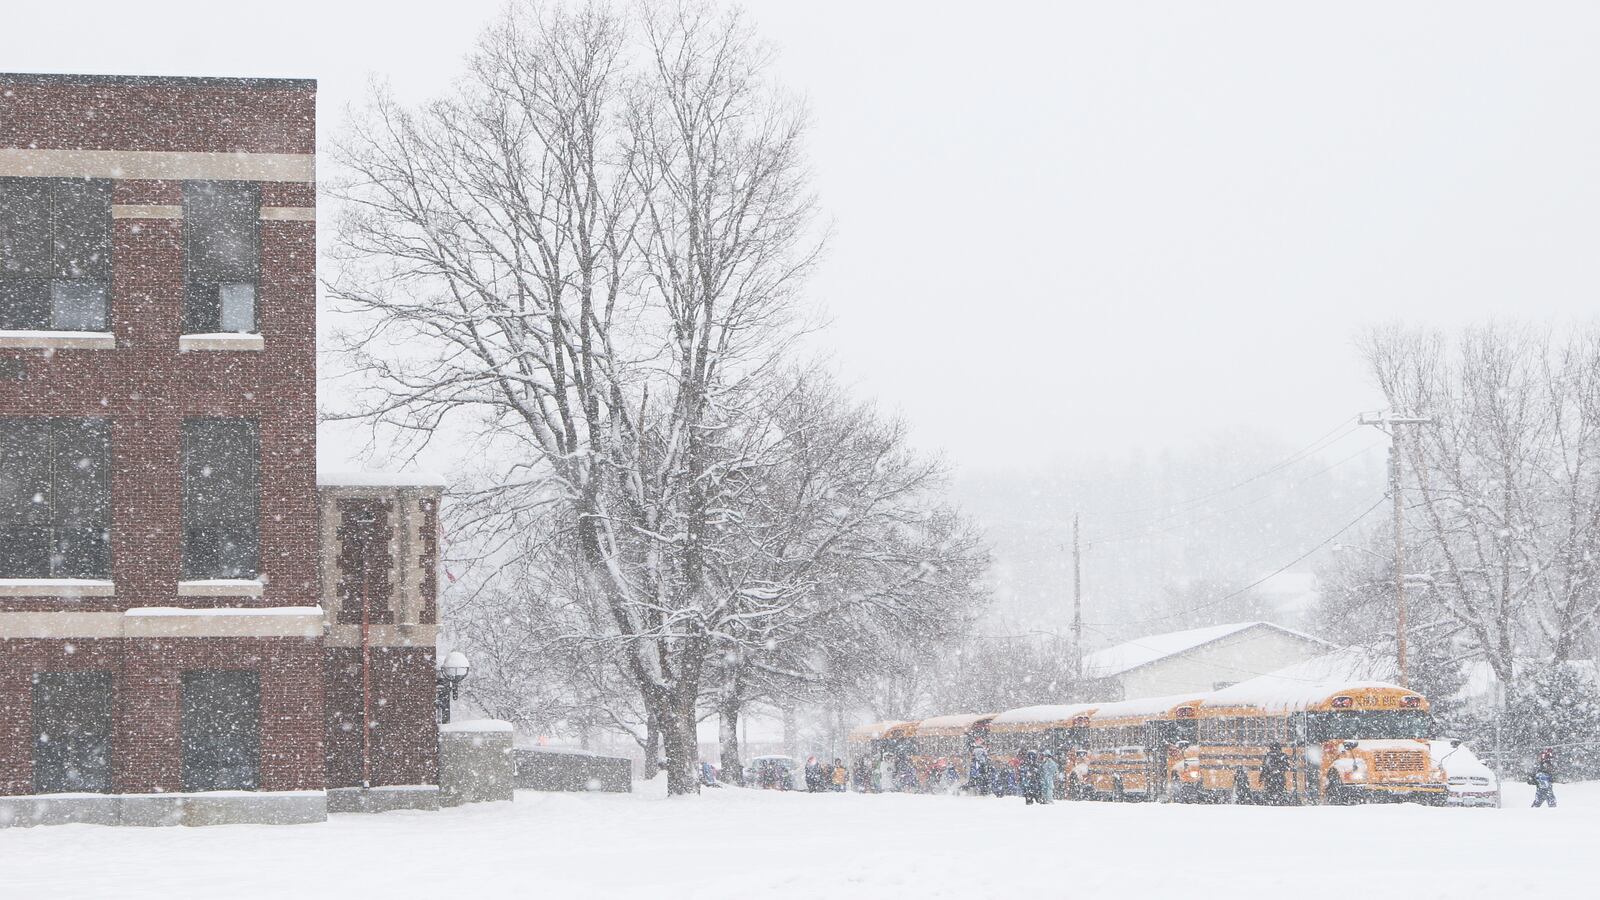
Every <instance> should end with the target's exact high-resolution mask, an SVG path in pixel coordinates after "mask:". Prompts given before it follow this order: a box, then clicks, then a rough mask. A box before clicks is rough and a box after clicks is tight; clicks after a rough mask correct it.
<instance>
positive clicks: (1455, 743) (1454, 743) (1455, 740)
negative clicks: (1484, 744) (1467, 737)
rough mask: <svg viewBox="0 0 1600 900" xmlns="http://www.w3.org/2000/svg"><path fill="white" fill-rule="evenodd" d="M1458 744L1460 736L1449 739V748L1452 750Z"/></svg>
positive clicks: (1459, 744)
mask: <svg viewBox="0 0 1600 900" xmlns="http://www.w3.org/2000/svg"><path fill="white" fill-rule="evenodd" d="M1459 746H1461V739H1460V738H1451V739H1450V749H1451V750H1454V749H1456V748H1457V747H1459Z"/></svg>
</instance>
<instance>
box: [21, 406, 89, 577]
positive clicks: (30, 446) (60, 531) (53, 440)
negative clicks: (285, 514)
mask: <svg viewBox="0 0 1600 900" xmlns="http://www.w3.org/2000/svg"><path fill="white" fill-rule="evenodd" d="M110 465H111V445H110V428H109V426H108V423H107V422H106V421H105V420H104V419H48V418H7V419H0V578H46V577H54V578H109V577H110V574H111V550H110V537H109V533H110V528H111V477H110Z"/></svg>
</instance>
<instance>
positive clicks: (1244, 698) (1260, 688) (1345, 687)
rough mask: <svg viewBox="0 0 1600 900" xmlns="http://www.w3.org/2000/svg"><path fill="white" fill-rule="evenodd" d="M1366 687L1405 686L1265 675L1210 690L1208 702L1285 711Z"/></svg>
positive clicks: (1381, 682)
mask: <svg viewBox="0 0 1600 900" xmlns="http://www.w3.org/2000/svg"><path fill="white" fill-rule="evenodd" d="M1364 689H1379V690H1392V691H1403V690H1405V688H1402V687H1400V686H1399V685H1398V684H1390V683H1389V682H1387V681H1320V682H1318V681H1313V682H1307V681H1299V680H1294V679H1288V678H1280V677H1278V676H1276V675H1262V676H1259V677H1257V678H1252V679H1250V680H1249V681H1241V682H1239V683H1238V684H1235V685H1232V686H1230V687H1225V688H1223V689H1222V690H1220V691H1216V692H1214V693H1212V694H1210V695H1209V696H1207V697H1206V699H1205V705H1206V707H1208V708H1213V709H1214V708H1216V707H1219V706H1254V707H1256V708H1258V709H1266V710H1274V711H1280V712H1281V711H1286V710H1299V709H1305V708H1307V707H1310V706H1316V705H1317V704H1319V703H1322V702H1324V701H1326V700H1327V699H1328V698H1330V697H1332V696H1333V695H1335V694H1340V693H1345V692H1347V691H1361V690H1364Z"/></svg>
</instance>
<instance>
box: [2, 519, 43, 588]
mask: <svg viewBox="0 0 1600 900" xmlns="http://www.w3.org/2000/svg"><path fill="white" fill-rule="evenodd" d="M49 577H50V529H48V528H46V527H44V526H43V525H0V578H49Z"/></svg>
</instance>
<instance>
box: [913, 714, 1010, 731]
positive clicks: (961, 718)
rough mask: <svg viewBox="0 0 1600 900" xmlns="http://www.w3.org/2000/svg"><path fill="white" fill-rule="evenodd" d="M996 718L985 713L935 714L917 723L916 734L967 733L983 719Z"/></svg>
mask: <svg viewBox="0 0 1600 900" xmlns="http://www.w3.org/2000/svg"><path fill="white" fill-rule="evenodd" d="M991 718H994V717H993V716H990V715H985V714H983V713H963V714H961V715H958V716H934V717H933V718H931V719H923V720H922V721H921V722H918V723H917V730H916V734H917V735H918V736H920V737H934V736H939V735H960V734H966V733H967V730H968V729H969V728H971V727H972V726H973V725H976V724H977V723H978V722H979V721H981V720H983V719H991Z"/></svg>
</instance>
